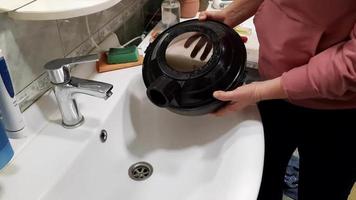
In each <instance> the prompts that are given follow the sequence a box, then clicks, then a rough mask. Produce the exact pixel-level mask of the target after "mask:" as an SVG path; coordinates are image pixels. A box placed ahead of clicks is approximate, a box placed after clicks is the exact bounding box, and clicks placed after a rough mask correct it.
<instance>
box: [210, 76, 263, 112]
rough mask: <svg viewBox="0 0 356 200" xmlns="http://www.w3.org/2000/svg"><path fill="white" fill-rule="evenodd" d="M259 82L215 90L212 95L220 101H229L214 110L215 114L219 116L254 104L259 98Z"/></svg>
mask: <svg viewBox="0 0 356 200" xmlns="http://www.w3.org/2000/svg"><path fill="white" fill-rule="evenodd" d="M259 84H260V83H258V82H254V83H251V84H247V85H243V86H240V87H238V88H236V89H235V90H232V91H227V92H224V91H215V92H214V93H213V96H214V97H215V98H216V99H218V100H220V101H230V103H229V104H227V105H226V106H225V107H223V108H221V109H219V110H218V111H216V112H215V113H213V114H215V115H217V116H221V115H224V114H226V113H228V112H235V111H238V110H241V109H243V108H245V107H246V106H249V105H252V104H255V103H256V102H258V101H260V100H261V94H260V90H259V88H258V85H259Z"/></svg>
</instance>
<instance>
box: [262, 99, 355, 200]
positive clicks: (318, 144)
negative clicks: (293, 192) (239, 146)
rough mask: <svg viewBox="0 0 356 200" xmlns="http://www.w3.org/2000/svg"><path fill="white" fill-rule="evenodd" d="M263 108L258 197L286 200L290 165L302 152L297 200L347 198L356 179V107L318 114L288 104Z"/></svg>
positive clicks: (266, 103) (268, 104) (265, 103)
mask: <svg viewBox="0 0 356 200" xmlns="http://www.w3.org/2000/svg"><path fill="white" fill-rule="evenodd" d="M258 107H259V110H260V113H261V118H262V122H263V127H264V132H265V161H264V171H263V177H262V183H261V188H260V192H259V197H258V199H259V200H280V199H282V189H283V178H284V174H285V171H286V167H287V164H288V161H289V158H290V157H291V155H292V153H293V151H294V150H295V149H296V148H298V151H299V156H300V169H299V170H300V171H299V187H298V199H299V200H346V199H347V196H348V195H349V193H350V190H351V188H352V186H353V184H354V182H355V180H356V164H355V163H356V139H355V138H356V109H349V110H314V109H308V108H302V107H299V106H295V105H292V104H290V103H288V102H286V101H283V100H270V101H262V102H260V103H259V104H258Z"/></svg>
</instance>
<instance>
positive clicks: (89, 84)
mask: <svg viewBox="0 0 356 200" xmlns="http://www.w3.org/2000/svg"><path fill="white" fill-rule="evenodd" d="M68 85H70V86H72V93H73V94H74V93H82V94H87V95H90V96H93V97H98V98H102V99H105V100H106V99H108V98H109V97H110V96H111V95H112V91H111V90H112V88H113V85H111V84H108V83H104V82H100V81H93V80H87V79H81V78H76V77H72V78H71V80H70V82H69V83H68Z"/></svg>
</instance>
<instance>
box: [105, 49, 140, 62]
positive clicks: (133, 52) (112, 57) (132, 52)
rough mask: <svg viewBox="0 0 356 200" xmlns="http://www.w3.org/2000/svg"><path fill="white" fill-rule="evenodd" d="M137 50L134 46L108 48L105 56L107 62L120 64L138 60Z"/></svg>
mask: <svg viewBox="0 0 356 200" xmlns="http://www.w3.org/2000/svg"><path fill="white" fill-rule="evenodd" d="M138 57H139V55H138V50H137V47H136V46H130V47H125V48H110V49H109V53H108V58H107V63H108V64H120V63H128V62H136V61H138Z"/></svg>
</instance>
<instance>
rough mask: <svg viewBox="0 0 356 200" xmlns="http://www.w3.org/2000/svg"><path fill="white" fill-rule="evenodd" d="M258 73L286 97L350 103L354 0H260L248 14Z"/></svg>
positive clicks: (319, 104) (311, 103)
mask: <svg viewBox="0 0 356 200" xmlns="http://www.w3.org/2000/svg"><path fill="white" fill-rule="evenodd" d="M254 22H255V26H256V31H257V35H258V40H259V42H260V50H259V51H260V58H259V71H260V75H261V76H262V78H263V79H265V80H267V79H273V78H276V77H279V76H281V83H282V87H283V89H284V90H285V92H286V94H287V96H288V101H290V102H291V103H293V104H296V105H300V106H303V107H309V108H315V109H346V108H356V0H264V2H263V3H262V4H261V6H260V7H259V9H258V11H257V12H256V14H255V18H254Z"/></svg>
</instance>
